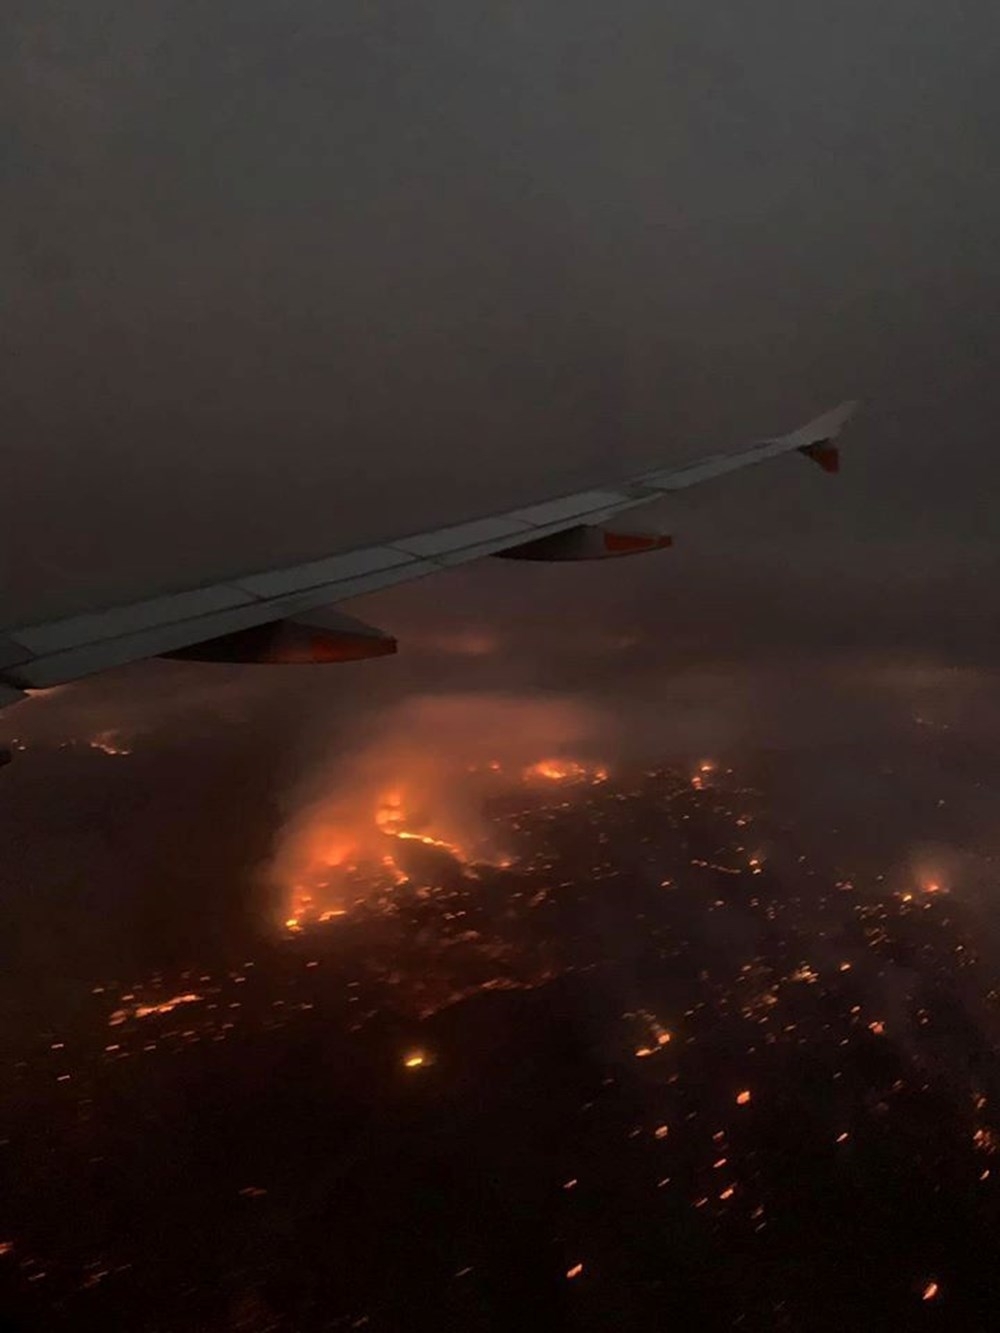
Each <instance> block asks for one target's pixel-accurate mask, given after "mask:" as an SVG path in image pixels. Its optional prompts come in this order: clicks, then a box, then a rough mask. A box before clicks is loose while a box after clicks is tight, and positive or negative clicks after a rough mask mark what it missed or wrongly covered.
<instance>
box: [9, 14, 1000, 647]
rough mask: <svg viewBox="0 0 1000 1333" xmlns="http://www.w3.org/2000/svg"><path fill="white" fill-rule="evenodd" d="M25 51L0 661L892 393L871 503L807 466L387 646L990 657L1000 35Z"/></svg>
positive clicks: (488, 23)
mask: <svg viewBox="0 0 1000 1333" xmlns="http://www.w3.org/2000/svg"><path fill="white" fill-rule="evenodd" d="M0 23H2V32H0V49H2V53H3V54H2V62H3V74H2V79H0V99H2V100H0V118H2V122H3V124H4V127H5V130H4V135H5V146H4V150H3V153H2V177H0V179H2V192H3V197H2V205H3V206H2V208H0V236H2V247H3V249H2V280H0V281H2V289H3V312H4V318H3V322H2V334H0V337H2V350H3V357H2V371H0V374H2V380H0V392H2V401H3V419H4V434H3V459H4V468H3V474H2V489H0V497H2V498H0V532H2V538H0V540H2V543H3V548H2V570H3V577H2V589H0V621H2V622H4V623H8V624H9V623H18V622H25V621H30V620H36V619H42V618H45V617H47V616H49V615H55V614H60V613H65V612H67V611H72V610H78V609H83V608H86V607H88V606H91V605H93V604H94V603H95V601H99V600H101V599H102V598H103V599H104V600H115V599H122V598H129V597H132V596H137V595H142V594H144V593H148V592H152V591H157V590H160V589H166V588H176V587H183V586H189V585H192V584H196V583H199V582H204V581H208V580H210V579H212V578H215V577H219V576H222V575H224V574H227V573H232V572H236V571H239V570H245V569H247V568H259V567H262V566H263V567H266V566H268V565H274V564H278V563H281V562H283V561H290V560H295V559H301V558H307V557H309V556H314V555H318V554H320V553H322V552H326V551H331V550H336V549H340V548H343V547H346V546H350V545H351V544H353V543H355V542H358V541H368V540H372V539H375V538H380V537H386V536H388V535H396V534H399V533H402V532H405V531H409V530H413V529H419V528H420V527H423V526H426V525H428V524H432V523H439V522H447V521H455V520H458V519H461V518H464V517H469V516H472V515H473V514H476V513H483V512H489V511H490V510H493V509H496V508H498V507H502V506H506V505H508V504H511V503H517V502H521V501H524V500H526V499H529V498H533V497H535V496H538V495H540V494H544V493H558V492H559V491H560V490H562V489H567V488H571V487H573V486H575V485H578V484H581V483H588V482H591V481H594V480H597V479H606V478H608V477H611V476H614V475H616V474H618V473H620V472H622V473H626V472H627V471H628V470H630V469H632V468H634V467H636V466H638V465H645V464H647V463H650V462H652V461H653V460H658V459H662V460H664V461H671V460H680V459H682V458H685V457H690V456H694V455H697V454H698V453H700V452H714V451H715V450H716V449H718V448H720V447H723V446H725V445H727V444H730V443H732V444H735V443H738V442H742V441H743V440H745V439H748V438H753V437H754V436H758V435H760V434H762V433H769V432H772V431H776V430H782V429H786V428H790V427H792V426H794V425H796V424H798V422H799V421H801V420H803V419H804V418H805V417H807V416H809V415H811V414H813V413H814V412H816V411H819V410H821V409H823V408H825V407H827V406H829V405H831V404H832V403H834V402H836V401H838V400H839V399H841V398H843V397H848V396H859V397H862V398H864V399H865V400H866V401H867V404H868V406H867V409H866V412H865V415H864V416H863V418H862V419H861V420H860V421H859V423H858V424H857V426H856V427H854V428H853V429H852V432H851V435H850V437H849V440H848V451H847V465H848V471H847V472H846V474H845V476H844V477H842V478H841V479H840V481H839V482H838V483H836V484H835V483H833V482H831V481H829V479H827V478H824V477H822V476H821V475H820V474H819V472H818V471H815V472H814V471H813V470H812V469H809V468H807V467H805V466H804V465H798V463H797V461H796V462H795V463H787V464H785V465H781V464H779V465H775V466H773V467H770V468H766V469H761V470H760V472H759V473H758V474H755V475H754V476H752V477H750V476H746V477H741V478H738V479H735V480H733V481H732V482H730V483H727V484H725V485H720V486H717V487H715V488H711V487H710V488H707V489H706V490H705V491H704V492H699V493H698V494H697V495H691V496H685V497H684V498H683V501H682V502H678V503H677V504H676V506H675V507H674V508H673V510H672V511H671V519H672V521H673V522H674V525H675V529H676V531H677V534H678V538H679V540H680V542H681V544H680V546H679V547H678V549H677V551H676V552H674V553H671V554H670V555H669V556H667V557H665V558H664V561H665V562H672V563H665V562H660V563H659V564H655V563H650V562H639V561H637V562H636V567H633V566H632V565H631V564H624V563H623V564H622V565H617V564H616V565H615V566H614V568H613V569H612V570H603V569H602V570H600V571H596V572H595V573H594V574H593V575H592V574H591V572H590V571H589V570H588V571H580V570H579V569H577V570H574V571H572V572H570V571H565V570H555V571H543V572H539V571H538V570H537V568H532V569H531V570H530V571H525V570H523V569H519V568H515V569H511V568H507V567H502V566H499V565H498V566H496V567H495V568H493V569H492V570H491V571H490V572H489V573H485V572H482V571H475V572H473V571H470V572H469V573H468V574H462V575H461V576H455V577H453V578H451V579H450V580H449V581H447V582H445V583H442V584H440V585H439V586H438V588H437V590H436V591H435V592H431V591H430V589H429V588H424V589H421V590H417V589H414V590H411V591H409V592H407V591H405V590H404V592H403V593H399V594H393V596H392V597H386V598H384V599H381V600H380V601H379V602H378V607H380V608H381V607H384V608H387V609H388V611H389V613H390V614H391V615H395V616H396V618H397V619H398V620H399V621H400V623H401V624H402V623H404V622H405V623H407V624H409V623H410V622H414V623H415V624H416V625H417V626H418V627H419V623H420V617H419V616H418V615H416V614H415V611H421V610H422V611H425V612H426V613H427V616H428V619H429V620H430V621H432V622H433V623H434V624H436V625H443V623H444V620H445V617H444V616H443V615H442V613H441V601H442V600H448V599H449V598H452V599H454V608H455V614H456V617H457V618H459V619H461V620H463V621H468V620H469V619H470V618H478V619H479V620H482V621H485V622H487V623H488V622H489V620H490V611H489V607H490V605H491V604H493V605H495V606H496V608H497V610H496V613H495V614H496V617H498V618H500V619H501V620H502V619H503V617H504V616H505V615H506V616H507V623H508V625H510V624H514V625H515V626H517V627H520V629H521V630H524V628H525V627H526V626H527V627H528V628H529V629H530V628H531V625H532V622H533V620H534V621H535V622H538V623H540V624H541V623H542V622H544V624H545V625H547V626H548V628H549V634H550V637H554V633H555V632H554V631H553V629H552V626H553V625H554V624H555V625H556V626H557V628H559V629H561V630H562V632H563V633H564V634H565V635H568V636H572V634H574V633H576V632H577V631H576V630H575V629H573V628H572V626H573V624H574V623H576V622H578V621H579V618H580V616H581V615H584V616H585V617H587V618H589V622H590V624H591V625H593V624H594V623H598V622H600V620H601V618H602V617H604V618H606V620H607V623H608V624H609V625H610V626H611V628H612V629H613V628H615V627H616V626H617V625H618V624H621V626H622V627H623V628H622V632H623V634H636V635H640V636H641V635H643V634H645V635H647V636H652V637H653V638H654V639H655V640H656V641H657V642H659V643H660V644H661V645H662V644H664V643H666V642H668V640H669V643H670V646H671V651H673V652H690V653H694V654H697V652H698V651H699V645H700V644H702V643H703V642H705V641H708V642H712V643H714V644H715V645H716V650H717V651H721V652H730V651H732V652H736V651H738V650H739V648H740V646H741V645H744V644H748V643H753V642H754V641H755V639H757V640H759V641H760V642H761V643H772V644H781V643H783V642H786V641H787V642H790V643H792V644H794V643H795V642H796V639H797V636H801V637H802V638H803V639H804V641H805V642H806V643H807V644H808V645H809V646H810V647H816V646H823V645H825V644H827V643H828V642H835V643H836V644H838V645H839V646H847V647H851V646H854V645H855V644H860V645H864V644H866V643H868V642H870V641H871V640H872V639H874V640H875V642H876V643H877V644H880V645H881V644H882V643H883V642H887V643H888V644H889V645H890V646H898V645H899V644H906V643H910V642H916V641H919V640H920V639H921V638H925V639H927V638H929V639H931V640H932V641H934V642H936V643H937V644H938V646H939V647H940V646H942V645H943V646H944V647H946V648H951V647H954V646H955V645H960V647H961V651H963V652H968V653H971V654H974V655H976V654H982V653H987V654H989V653H992V652H993V642H994V638H995V624H994V621H993V616H992V607H991V594H990V593H989V588H990V586H991V584H995V581H996V576H997V573H998V570H997V553H996V543H995V540H994V523H995V519H994V514H995V495H996V491H997V482H998V479H1000V478H998V472H1000V464H998V462H997V448H996V443H995V437H996V421H997V419H998V409H1000V389H998V388H996V387H994V386H995V384H996V383H997V380H996V374H995V366H996V350H997V308H998V298H1000V249H998V246H997V240H996V238H997V236H998V235H1000V179H998V167H997V161H998V159H997V152H996V125H997V123H998V119H1000V92H998V91H997V80H996V52H997V47H998V40H1000V14H998V11H997V9H996V5H995V4H994V3H993V0H963V3H960V4H956V5H948V6H943V5H941V4H938V3H931V0H882V3H879V4H877V5H872V4H871V3H869V0H843V2H842V3H840V4H838V5H835V6H834V5H819V4H817V3H815V0H808V2H807V3H802V0H795V2H794V3H793V0H763V3H760V4H756V5H753V6H747V5H745V4H736V3H733V2H732V0H721V2H720V3H716V4H713V5H708V6H706V5H705V4H704V3H702V0H676V2H675V3H672V4H670V5H664V4H662V3H660V0H656V3H653V2H652V0H621V2H620V3H619V4H616V5H607V4H602V5H595V4H594V3H593V0H573V3H572V4H570V3H568V0H555V3H552V4H548V5H545V6H537V5H528V4H526V3H523V2H514V3H512V2H510V0H499V2H498V0H489V3H488V4H487V3H485V2H484V0H461V2H460V3H459V2H458V0H405V3H403V0H384V2H383V3H380V4H375V5H371V4H361V3H358V2H357V0H343V2H342V3H338V4H335V5H332V4H329V3H327V2H326V0H323V2H322V3H321V2H320V0H283V2H282V3H281V4H278V3H264V2H262V0H240V3H239V4H237V3H234V0H217V3H214V4H212V5H210V6H195V5H188V4H182V3H175V2H172V0H89V3H88V4H87V5H86V6H83V7H81V6H74V5H70V4H68V3H66V0H9V3H8V5H7V6H6V8H5V13H4V17H3V19H2V20H0ZM851 445H853V446H854V447H853V448H852V447H851ZM668 571H669V572H668ZM411 596H412V598H413V599H414V600H412V601H411V600H408V598H410V597H411ZM374 600H375V599H373V602H374ZM435 613H436V614H435ZM665 624H666V625H667V626H668V628H669V629H670V630H671V634H669V635H665V634H664V631H663V626H664V625H665ZM609 632H610V631H609ZM524 637H525V638H526V639H527V640H530V637H531V636H530V634H527V635H525V636H524ZM661 656H662V653H661Z"/></svg>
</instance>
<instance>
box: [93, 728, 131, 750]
mask: <svg viewBox="0 0 1000 1333" xmlns="http://www.w3.org/2000/svg"><path fill="white" fill-rule="evenodd" d="M88 744H89V746H90V748H91V749H92V750H100V751H101V753H102V754H110V755H119V756H120V755H126V754H131V753H132V751H131V750H130V749H129V748H128V746H127V745H125V744H124V743H123V742H122V741H121V740H120V739H119V733H118V732H117V731H102V732H99V733H98V734H97V735H96V736H95V737H94V738H93V740H91V741H89V742H88Z"/></svg>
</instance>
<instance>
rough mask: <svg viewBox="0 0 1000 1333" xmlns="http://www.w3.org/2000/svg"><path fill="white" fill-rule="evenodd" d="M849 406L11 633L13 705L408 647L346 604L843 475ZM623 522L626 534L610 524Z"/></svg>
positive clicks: (570, 552) (622, 541) (3, 687)
mask: <svg viewBox="0 0 1000 1333" xmlns="http://www.w3.org/2000/svg"><path fill="white" fill-rule="evenodd" d="M856 406H857V405H856V404H855V403H853V402H847V403H842V404H841V405H840V406H839V407H836V408H834V409H833V410H832V411H830V412H826V413H824V415H823V416H820V417H817V418H816V419H815V420H814V421H810V422H809V423H808V424H807V425H805V426H802V427H800V428H799V429H798V430H795V431H792V432H791V434H788V435H781V436H778V437H776V438H774V439H769V440H763V441H760V442H758V443H756V444H752V445H749V446H748V447H746V448H743V449H738V450H734V451H732V452H730V453H723V454H715V455H713V456H712V457H710V458H705V459H702V460H701V461H699V462H695V463H689V464H685V465H683V466H680V467H676V468H667V469H664V470H661V471H654V472H647V473H644V474H643V475H642V476H638V477H634V478H632V479H631V480H629V481H625V482H623V483H620V484H615V485H612V486H608V487H607V488H602V489H598V490H589V491H580V492H577V493H576V494H573V495H564V496H561V497H559V498H557V499H554V500H546V501H543V502H542V503H540V504H536V505H529V506H527V507H526V508H521V509H515V510H512V511H510V512H509V513H503V514H495V515H492V516H490V517H486V518H479V519H474V520H472V521H471V522H468V523H460V524H458V525H457V526H455V527H448V528H438V529H436V530H434V531H432V532H421V533H415V534H412V535H410V536H405V535H402V536H399V537H392V538H391V539H390V540H388V541H386V542H385V543H384V544H382V545H378V546H366V547H363V548H361V549H359V550H353V551H341V552H338V553H336V554H334V555H330V556H328V557H326V558H325V559H322V560H312V561H309V562H308V563H307V564H301V565H293V566H291V567H286V568H284V569H270V570H263V571H260V572H257V573H247V574H245V575H243V576H237V577H234V578H231V579H227V580H226V581H225V582H222V583H214V584H210V585H207V586H203V587H199V588H191V589H187V590H182V591H178V592H172V593H169V594H167V595H165V596H156V597H152V598H149V599H148V600H144V601H140V602H132V603H130V604H128V605H124V606H111V607H102V608H99V609H96V610H94V611H92V612H89V613H87V614H83V615H74V616H70V617H68V618H66V619H63V620H52V621H48V622H46V623H43V624H36V625H27V626H23V627H20V628H13V629H8V630H5V631H0V707H3V706H5V705H6V704H10V703H15V702H16V701H17V700H18V699H20V698H23V697H24V693H25V691H27V690H31V689H44V688H47V687H50V686H53V685H58V684H62V683H64V682H66V681H71V680H77V679H79V678H80V677H82V676H89V675H92V674H94V673H95V672H99V671H104V670H106V669H108V668H110V667H115V666H121V665H123V664H124V663H126V662H134V661H138V660H140V659H143V658H147V657H159V656H170V657H187V658H193V659H195V660H202V661H227V662H275V663H286V662H331V661H348V660H356V659H359V658H364V657H374V656H380V655H382V654H385V653H391V652H394V651H395V648H396V643H395V640H394V639H393V638H392V637H391V636H390V635H387V634H384V633H383V632H382V631H380V630H377V629H375V628H373V627H372V626H369V625H365V624H363V623H362V622H360V621H357V620H354V619H352V618H350V617H348V616H345V615H344V614H343V613H341V612H338V611H336V610H334V609H333V606H334V605H335V604H336V603H338V602H342V601H344V600H346V599H347V598H350V597H357V596H359V595H360V594H362V593H368V592H375V591H376V590H377V589H380V588H387V587H389V586H390V585H391V584H394V583H403V582H405V581H406V580H408V579H415V578H420V577H422V576H423V575H425V574H434V573H437V572H438V571H439V570H442V569H451V568H453V567H454V566H456V565H462V564H466V563H467V562H468V561H471V560H478V559H479V558H480V557H481V556H487V555H500V556H505V557H508V558H516V559H528V560H581V559H594V558H603V557H609V556H619V555H628V554H633V553H635V552H638V551H648V550H656V549H658V548H660V547H664V546H668V545H670V540H671V539H670V537H669V536H666V535H665V534H662V533H657V532H649V531H642V530H641V529H640V530H636V529H635V528H634V527H632V526H631V525H630V524H629V523H628V522H626V523H625V524H624V525H622V524H621V523H619V522H618V521H617V519H618V516H619V515H623V514H626V513H628V512H629V511H631V510H634V509H638V508H640V507H641V506H642V505H644V504H648V503H649V502H650V501H652V500H656V499H659V498H661V497H662V496H664V495H669V494H671V493H672V492H674V491H680V490H684V489H686V488H687V487H688V486H696V485H698V484H699V483H701V482H703V481H710V480H712V479H713V478H715V477H721V476H725V475H726V474H727V473H729V472H736V471H738V470H739V469H740V468H744V467H749V466H751V465H752V464H754V463H762V462H764V461H765V460H766V459H769V458H777V457H779V456H780V455H782V454H786V453H792V452H796V451H797V452H799V453H801V454H804V455H805V456H806V457H808V458H810V459H812V460H813V461H814V462H816V463H818V464H819V465H820V466H821V467H822V468H823V469H824V470H825V471H830V472H835V471H836V470H837V466H838V454H837V450H836V448H835V446H834V445H833V443H832V442H833V441H834V440H835V439H836V437H837V436H838V435H839V433H840V431H841V429H842V428H843V426H844V425H845V423H846V422H847V420H848V419H849V418H850V417H851V416H852V414H853V413H854V411H855V408H856ZM612 520H614V524H613V526H609V524H611V523H612Z"/></svg>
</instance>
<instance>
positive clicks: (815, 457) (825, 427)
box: [785, 400, 858, 472]
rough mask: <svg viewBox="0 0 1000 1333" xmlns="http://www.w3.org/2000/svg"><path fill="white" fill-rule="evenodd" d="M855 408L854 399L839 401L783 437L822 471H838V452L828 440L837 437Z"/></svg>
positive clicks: (856, 407)
mask: <svg viewBox="0 0 1000 1333" xmlns="http://www.w3.org/2000/svg"><path fill="white" fill-rule="evenodd" d="M857 409H858V404H857V402H855V401H854V400H851V401H849V402H846V403H841V404H840V406H839V407H835V408H833V409H832V411H830V412H824V414H823V415H822V416H821V417H817V418H816V419H815V421H810V422H808V423H807V424H806V425H805V426H800V427H799V429H798V430H795V431H792V433H791V434H790V435H786V436H785V439H786V440H787V442H788V443H789V444H790V445H792V446H793V447H794V448H796V449H797V450H798V451H799V453H800V454H802V455H804V457H806V458H809V459H811V460H812V462H814V463H818V464H819V466H820V467H821V468H822V469H823V471H824V472H838V471H839V470H840V453H839V451H838V449H837V448H836V446H835V445H833V444H831V443H830V441H831V440H835V439H836V438H837V436H838V435H839V434H840V432H841V431H842V430H843V428H844V426H845V425H846V423H847V422H848V421H849V420H850V419H851V417H852V416H853V415H854V413H855V412H856V411H857Z"/></svg>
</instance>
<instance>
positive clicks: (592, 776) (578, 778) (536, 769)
mask: <svg viewBox="0 0 1000 1333" xmlns="http://www.w3.org/2000/svg"><path fill="white" fill-rule="evenodd" d="M523 776H524V780H525V781H526V782H530V781H532V780H533V779H542V780H543V781H545V782H587V781H589V782H607V780H608V770H607V769H606V768H600V767H595V768H590V767H588V766H587V765H586V764H581V763H578V762H577V761H576V760H575V759H540V760H539V761H538V762H537V763H535V764H529V766H528V767H527V768H526V769H525V770H524V775H523Z"/></svg>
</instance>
